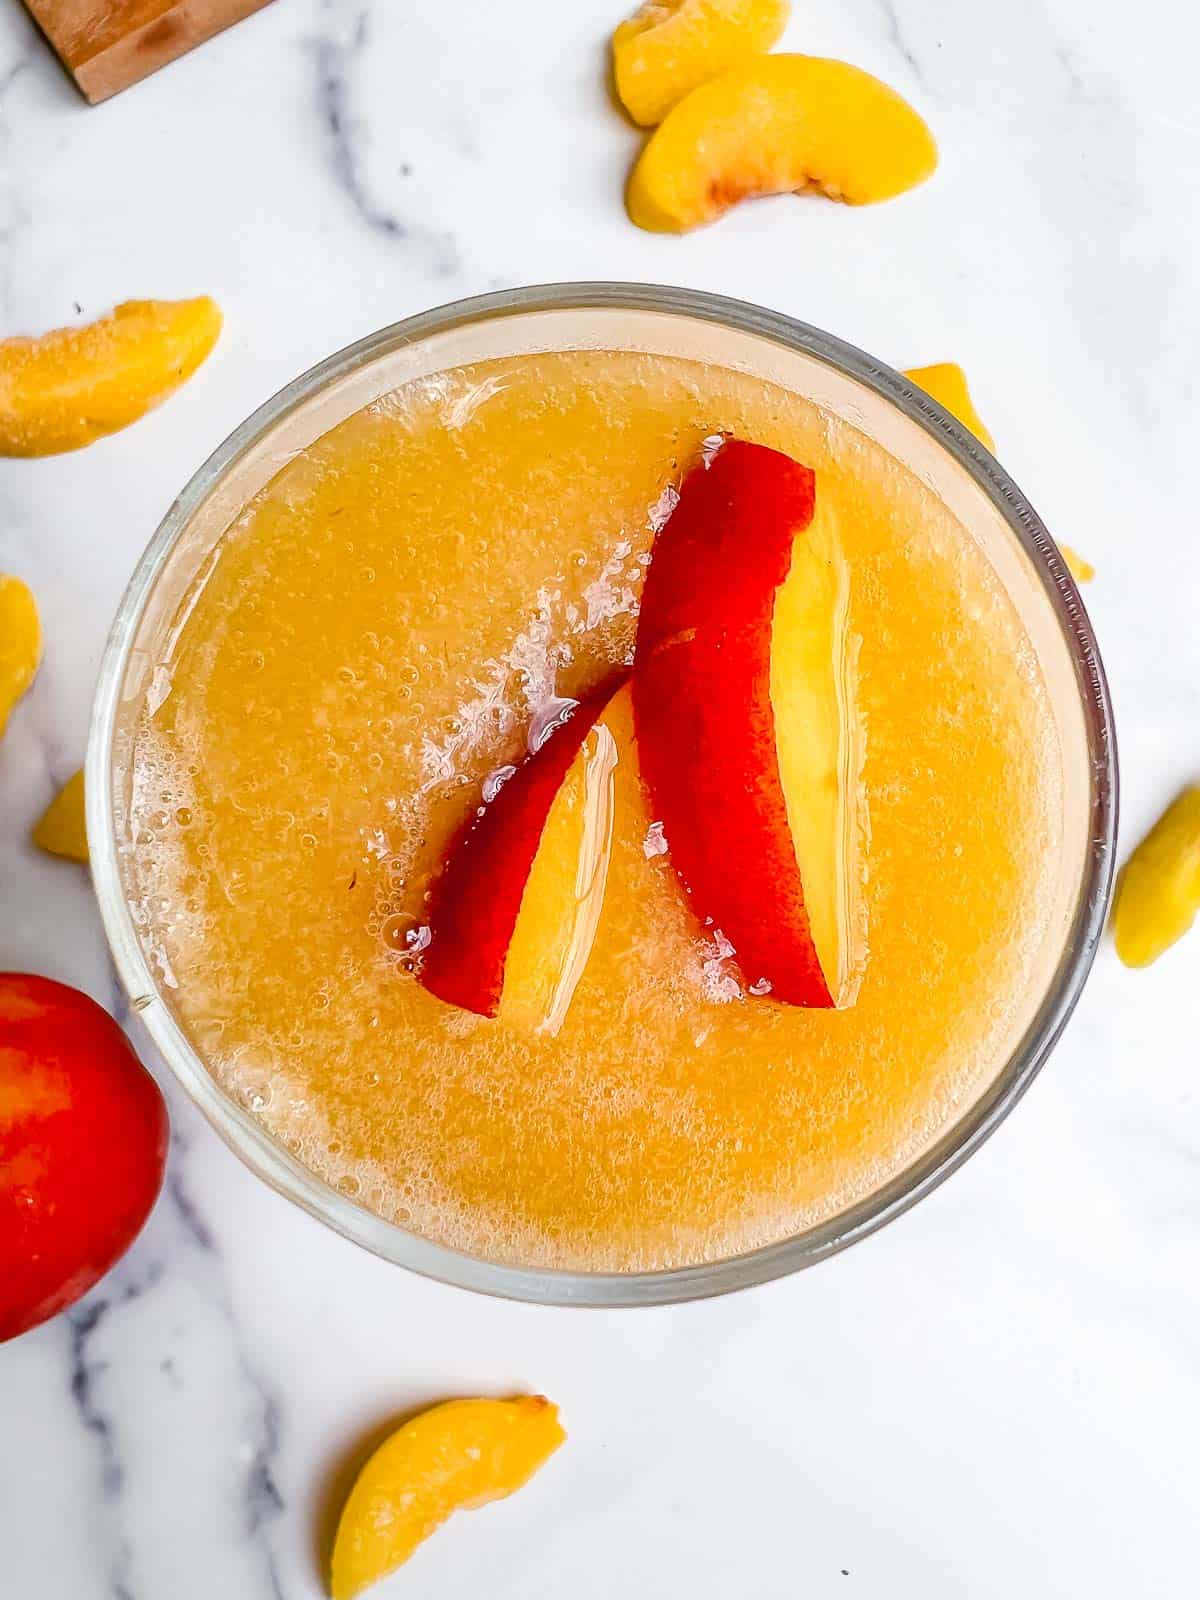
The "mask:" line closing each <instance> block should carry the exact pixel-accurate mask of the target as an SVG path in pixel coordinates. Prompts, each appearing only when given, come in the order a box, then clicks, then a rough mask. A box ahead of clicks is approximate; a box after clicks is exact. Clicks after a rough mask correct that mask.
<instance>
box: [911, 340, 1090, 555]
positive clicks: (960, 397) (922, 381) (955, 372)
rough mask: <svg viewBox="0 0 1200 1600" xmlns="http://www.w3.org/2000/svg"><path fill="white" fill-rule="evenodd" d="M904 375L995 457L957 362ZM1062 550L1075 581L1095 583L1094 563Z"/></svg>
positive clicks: (1064, 546)
mask: <svg viewBox="0 0 1200 1600" xmlns="http://www.w3.org/2000/svg"><path fill="white" fill-rule="evenodd" d="M904 376H905V377H906V378H907V379H908V380H909V382H910V383H915V384H916V386H917V388H918V389H924V391H925V393H926V394H928V395H932V396H933V398H934V399H935V400H936V401H937V403H938V405H940V406H943V407H944V408H945V409H946V410H947V411H948V412H949V413H950V415H951V416H952V417H956V418H957V419H958V421H959V422H961V423H962V425H963V427H964V428H967V429H969V431H970V432H971V433H973V434H974V435H975V437H976V438H977V439H978V440H979V441H980V443H981V444H984V445H986V446H987V448H988V449H989V450H990V451H991V452H992V454H993V455H995V453H996V441H995V440H994V439H993V438H992V435H991V433H990V432H989V430H988V428H987V427H986V426H985V424H984V421H983V418H982V417H981V416H980V415H979V413H978V411H976V409H975V402H974V401H973V400H972V399H971V391H970V389H969V388H968V387H967V375H966V373H965V372H964V371H963V369H962V368H961V367H960V366H959V365H958V363H957V362H955V361H938V362H935V363H934V364H933V365H932V366H929V367H908V368H907V369H906V370H905V372H904ZM1058 548H1059V552H1060V553H1061V555H1062V558H1063V560H1064V561H1065V562H1066V564H1067V568H1068V570H1069V571H1070V574H1071V576H1072V577H1073V578H1074V579H1075V582H1076V583H1091V581H1092V579H1093V578H1094V577H1095V576H1096V569H1095V567H1094V566H1093V565H1092V564H1091V562H1090V561H1088V560H1086V559H1085V558H1084V557H1083V556H1081V555H1080V554H1079V552H1078V550H1073V549H1072V548H1071V546H1070V545H1069V544H1060V545H1059V547H1058Z"/></svg>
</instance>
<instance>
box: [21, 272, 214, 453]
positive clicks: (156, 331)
mask: <svg viewBox="0 0 1200 1600" xmlns="http://www.w3.org/2000/svg"><path fill="white" fill-rule="evenodd" d="M220 331H221V313H220V311H219V310H218V308H217V306H216V304H215V302H214V301H212V300H210V299H209V298H208V297H207V295H204V296H201V297H200V298H199V299H195V300H129V301H126V302H125V304H124V305H119V306H118V307H117V308H116V310H115V311H113V312H111V313H110V314H109V315H108V316H107V317H101V318H100V320H99V321H98V322H92V323H89V324H88V325H87V326H86V327H81V328H56V329H55V330H54V331H53V332H51V333H45V334H43V335H42V336H41V337H40V338H37V339H27V338H14V339H5V340H3V341H0V455H6V456H48V455H57V454H59V453H60V452H61V451H64V450H78V449H80V448H81V447H82V446H83V445H86V444H91V443H92V442H93V441H94V440H96V439H100V438H102V437H103V436H104V435H105V434H108V433H115V432H116V431H117V430H118V429H120V428H125V427H128V426H129V424H130V423H131V422H136V421H137V419H138V418H139V417H141V416H144V415H145V414H146V412H147V411H149V410H150V409H151V408H152V407H153V406H156V405H158V404H159V403H160V401H163V400H165V399H166V398H167V396H168V395H169V394H171V393H172V392H173V391H174V390H176V389H177V388H178V387H179V386H180V384H181V383H183V382H185V381H186V380H187V379H188V378H190V377H191V375H192V373H193V372H195V370H196V368H197V367H198V366H199V365H200V363H201V362H202V361H203V360H204V359H205V357H206V356H207V355H208V354H209V352H210V351H211V350H212V347H213V345H214V344H216V342H217V335H218V334H219V333H220Z"/></svg>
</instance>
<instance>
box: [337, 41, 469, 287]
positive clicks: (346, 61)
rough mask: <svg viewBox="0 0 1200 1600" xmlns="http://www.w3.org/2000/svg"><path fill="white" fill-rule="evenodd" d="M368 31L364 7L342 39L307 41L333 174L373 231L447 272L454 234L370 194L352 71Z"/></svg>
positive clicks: (456, 262) (452, 267) (454, 266)
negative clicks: (412, 247)
mask: <svg viewBox="0 0 1200 1600" xmlns="http://www.w3.org/2000/svg"><path fill="white" fill-rule="evenodd" d="M368 33H369V30H368V23H367V13H366V12H365V11H362V12H360V13H359V14H358V17H357V19H356V20H355V23H354V26H353V28H352V29H351V31H350V34H349V37H348V38H347V39H345V40H344V41H343V40H341V39H337V38H335V37H334V36H333V35H331V34H325V35H322V36H320V37H318V38H316V39H313V40H312V41H310V43H311V49H312V53H313V57H314V59H315V61H316V65H317V97H318V103H319V106H320V111H321V119H322V121H323V123H324V125H325V129H326V132H327V134H328V138H329V149H330V160H331V164H332V168H333V175H334V178H335V179H336V181H337V184H338V187H339V188H340V189H341V190H342V191H343V193H344V194H345V195H346V197H347V199H348V200H349V201H350V204H351V205H352V206H353V208H354V211H355V213H356V214H357V216H358V217H359V218H360V219H361V220H362V221H363V222H365V223H366V225H367V227H368V228H370V229H371V230H372V232H374V233H378V234H381V235H383V237H384V238H387V239H395V240H398V241H403V242H405V243H408V244H410V245H415V246H417V247H418V248H420V249H421V250H422V251H423V252H424V253H425V254H426V256H427V257H428V260H429V265H430V266H431V268H432V269H433V271H434V272H435V273H436V275H437V276H438V277H449V276H450V275H451V274H452V273H454V272H457V271H458V269H459V267H460V265H461V262H460V258H459V253H458V249H457V247H456V245H455V242H454V236H453V235H452V234H451V233H448V232H439V231H438V230H437V229H434V228H429V227H426V226H424V225H422V224H419V223H414V222H411V221H409V220H408V219H407V218H402V217H401V216H400V215H399V214H398V213H397V212H395V211H394V210H391V209H390V208H389V207H387V206H385V205H383V204H381V203H380V202H379V201H378V200H376V199H375V197H374V196H373V195H372V194H371V192H370V190H369V188H368V185H367V182H366V179H365V177H364V175H363V171H362V152H361V144H362V141H363V140H364V138H365V137H366V133H365V131H364V129H363V127H362V125H361V124H360V122H359V121H358V120H357V119H356V118H355V116H354V115H353V111H352V109H351V76H352V73H353V69H354V63H355V61H356V59H357V58H358V57H359V56H360V55H361V53H362V52H363V50H364V48H365V47H366V44H367V40H368Z"/></svg>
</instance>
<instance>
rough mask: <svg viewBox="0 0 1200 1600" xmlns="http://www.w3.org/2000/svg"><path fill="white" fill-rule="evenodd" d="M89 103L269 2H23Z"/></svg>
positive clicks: (28, 0)
mask: <svg viewBox="0 0 1200 1600" xmlns="http://www.w3.org/2000/svg"><path fill="white" fill-rule="evenodd" d="M25 4H26V6H27V7H28V9H29V11H30V12H31V13H32V15H33V19H34V21H35V22H36V23H37V24H38V26H39V27H40V28H41V30H42V32H43V33H44V34H45V35H46V37H47V39H49V41H50V43H51V44H52V45H53V47H54V50H55V53H56V54H57V56H58V58H59V60H60V61H61V62H62V64H63V66H64V67H66V69H67V71H68V72H69V73H70V74H71V76H72V78H74V80H75V82H76V84H77V85H78V87H79V90H80V93H81V94H82V95H83V96H84V98H85V99H86V100H88V101H90V102H91V104H92V105H96V104H98V103H99V102H100V101H101V100H107V99H108V98H109V97H110V96H111V95H114V94H118V93H119V92H120V91H121V90H122V89H127V88H128V87H129V85H130V84H132V83H137V82H138V81H139V79H141V78H145V77H148V76H149V74H150V73H152V72H157V71H158V69H159V67H165V66H166V64H167V62H168V61H174V60H175V59H176V58H177V57H178V56H181V55H184V54H185V53H186V52H187V51H188V50H192V49H194V48H195V46H196V45H198V44H203V43H204V41H205V40H206V39H211V38H212V36H213V34H215V33H220V32H221V31H222V29H224V28H228V27H229V26H231V24H233V23H235V22H241V20H242V18H243V17H248V16H249V15H250V14H251V12H254V11H261V10H262V8H263V7H264V6H266V5H269V4H270V0H25Z"/></svg>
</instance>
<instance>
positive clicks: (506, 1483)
mask: <svg viewBox="0 0 1200 1600" xmlns="http://www.w3.org/2000/svg"><path fill="white" fill-rule="evenodd" d="M565 1439H566V1433H565V1432H564V1430H563V1426H562V1424H561V1422H560V1421H559V1417H558V1407H557V1406H555V1405H552V1404H551V1402H550V1401H549V1400H547V1399H546V1398H545V1396H543V1395H522V1396H520V1398H518V1399H515V1400H450V1401H447V1402H446V1404H444V1405H440V1406H434V1407H433V1408H432V1409H431V1410H429V1411H423V1412H422V1413H421V1414H420V1415H419V1416H416V1417H413V1418H412V1420H411V1421H409V1422H406V1423H405V1424H404V1426H403V1427H401V1428H398V1429H397V1430H396V1432H395V1433H393V1434H392V1435H391V1436H390V1438H388V1439H387V1440H385V1441H384V1443H383V1444H382V1445H380V1447H379V1449H378V1450H376V1451H375V1453H374V1454H373V1455H372V1456H371V1457H370V1459H369V1460H368V1462H367V1464H366V1465H365V1466H364V1467H363V1469H362V1471H361V1472H360V1473H359V1475H358V1478H357V1479H356V1480H355V1484H354V1487H353V1489H351V1491H350V1496H349V1498H348V1499H347V1501H346V1504H345V1507H344V1508H343V1511H342V1515H341V1519H340V1520H339V1522H338V1529H337V1535H336V1537H335V1540H334V1547H333V1563H332V1568H333V1570H332V1574H331V1580H330V1592H331V1594H332V1596H333V1600H353V1597H354V1596H355V1595H357V1594H360V1593H361V1592H362V1590H364V1589H365V1588H367V1587H368V1585H370V1584H372V1583H375V1582H377V1581H378V1579H380V1578H384V1577H386V1576H387V1575H388V1573H389V1572H394V1571H395V1570H396V1568H397V1567H399V1566H401V1565H402V1564H403V1563H404V1562H405V1561H407V1560H408V1558H409V1557H410V1556H411V1555H412V1553H413V1551H414V1550H415V1549H416V1548H417V1546H418V1545H419V1544H421V1543H422V1541H423V1540H425V1539H427V1538H428V1537H429V1535H430V1534H431V1533H433V1532H434V1530H435V1529H437V1528H438V1527H440V1526H441V1524H442V1523H443V1522H445V1520H446V1518H447V1517H449V1516H450V1515H451V1514H452V1513H453V1512H455V1511H471V1510H474V1509H475V1508H476V1507H478V1506H483V1505H487V1504H488V1503H489V1502H490V1501H493V1500H503V1499H504V1498H506V1497H507V1496H508V1495H510V1494H513V1493H514V1492H515V1491H516V1490H517V1489H520V1488H521V1487H522V1486H523V1485H524V1484H526V1483H528V1481H529V1479H530V1478H532V1477H533V1475H534V1473H535V1472H536V1471H537V1470H538V1468H539V1467H541V1466H542V1465H543V1464H544V1463H545V1462H546V1461H547V1460H548V1459H549V1457H550V1456H552V1455H553V1454H554V1452H555V1451H556V1450H557V1449H558V1447H559V1446H560V1445H561V1444H562V1443H563V1442H564V1441H565Z"/></svg>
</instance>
